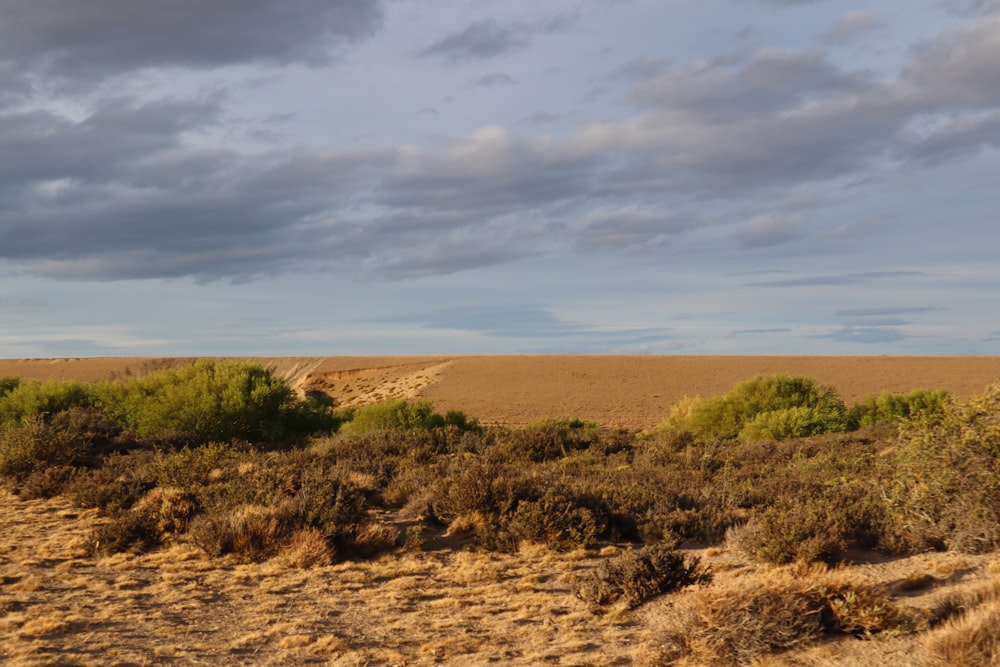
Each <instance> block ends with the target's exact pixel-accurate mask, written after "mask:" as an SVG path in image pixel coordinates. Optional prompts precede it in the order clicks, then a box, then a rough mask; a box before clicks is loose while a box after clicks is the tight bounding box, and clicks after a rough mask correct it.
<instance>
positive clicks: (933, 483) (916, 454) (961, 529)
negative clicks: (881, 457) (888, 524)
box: [887, 383, 1000, 553]
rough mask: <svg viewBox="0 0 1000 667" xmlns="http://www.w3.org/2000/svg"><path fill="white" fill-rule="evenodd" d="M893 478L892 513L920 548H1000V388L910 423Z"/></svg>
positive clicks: (902, 429) (900, 439)
mask: <svg viewBox="0 0 1000 667" xmlns="http://www.w3.org/2000/svg"><path fill="white" fill-rule="evenodd" d="M887 474H888V476H889V477H890V485H889V487H888V496H889V499H890V501H891V503H892V506H891V510H892V514H893V516H894V518H895V519H896V520H897V522H898V523H899V525H900V528H901V530H903V531H906V532H908V533H910V534H912V535H914V536H916V540H915V541H916V543H917V546H919V543H920V542H923V543H925V544H929V545H934V544H938V543H940V544H943V545H944V546H946V547H948V548H951V549H955V550H958V551H966V552H972V553H979V552H986V551H991V550H994V549H997V548H1000V383H995V384H993V385H991V386H990V387H988V388H987V391H986V392H985V393H984V394H983V395H982V396H979V397H976V398H973V399H972V400H970V401H969V402H968V403H965V404H960V403H953V404H952V403H949V404H947V405H946V406H945V407H944V410H943V412H942V414H941V415H940V416H935V417H933V418H931V419H928V420H921V419H916V420H910V421H907V422H903V423H902V424H901V425H900V433H899V437H898V444H897V447H896V454H895V457H894V460H892V461H891V469H890V470H889V471H888V473H887Z"/></svg>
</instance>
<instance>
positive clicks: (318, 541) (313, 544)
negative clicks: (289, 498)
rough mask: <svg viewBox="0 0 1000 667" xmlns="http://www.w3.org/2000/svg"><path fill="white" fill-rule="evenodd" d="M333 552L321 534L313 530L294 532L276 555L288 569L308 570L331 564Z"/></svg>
mask: <svg viewBox="0 0 1000 667" xmlns="http://www.w3.org/2000/svg"><path fill="white" fill-rule="evenodd" d="M333 556H334V550H333V547H332V546H331V545H330V542H329V541H328V540H327V539H326V538H325V537H323V533H321V532H320V531H318V530H316V529H315V528H303V529H302V530H299V531H296V532H295V533H294V534H293V535H292V537H291V539H290V540H289V541H288V544H287V545H285V546H284V547H283V548H282V549H281V551H280V552H279V553H278V556H277V560H278V561H279V562H282V563H284V564H286V565H288V566H290V567H298V568H302V569H309V568H312V567H325V566H327V565H331V564H332V563H333Z"/></svg>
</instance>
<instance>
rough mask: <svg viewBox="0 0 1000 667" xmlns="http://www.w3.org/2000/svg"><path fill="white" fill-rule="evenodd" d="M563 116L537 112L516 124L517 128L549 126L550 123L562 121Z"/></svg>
mask: <svg viewBox="0 0 1000 667" xmlns="http://www.w3.org/2000/svg"><path fill="white" fill-rule="evenodd" d="M562 118H563V116H562V115H560V114H553V113H546V112H544V111H536V112H534V113H532V114H529V115H527V116H525V117H524V118H522V119H521V120H519V121H517V122H516V123H514V125H515V126H518V127H523V126H533V125H547V124H549V123H555V122H557V121H559V120H562Z"/></svg>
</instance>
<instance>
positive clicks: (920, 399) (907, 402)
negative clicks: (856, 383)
mask: <svg viewBox="0 0 1000 667" xmlns="http://www.w3.org/2000/svg"><path fill="white" fill-rule="evenodd" d="M952 402H953V399H952V398H951V395H949V394H948V392H946V391H928V390H925V389H918V390H916V391H912V392H910V393H908V394H893V393H889V392H886V393H883V394H881V395H879V396H869V397H868V398H867V399H865V400H864V401H862V402H861V403H858V404H856V405H855V406H854V407H852V408H851V410H850V412H849V413H848V417H847V421H848V425H849V427H850V428H851V429H852V430H854V429H859V428H866V427H871V426H875V425H876V424H883V423H889V424H894V423H897V422H900V421H902V420H904V419H916V418H920V419H924V420H935V419H940V418H943V417H944V416H945V414H946V413H947V410H946V408H947V407H949V406H950V405H951V404H952Z"/></svg>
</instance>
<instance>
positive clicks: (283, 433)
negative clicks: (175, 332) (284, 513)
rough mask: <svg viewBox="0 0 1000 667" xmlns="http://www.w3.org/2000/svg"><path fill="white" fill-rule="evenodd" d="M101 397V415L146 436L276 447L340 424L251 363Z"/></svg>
mask: <svg viewBox="0 0 1000 667" xmlns="http://www.w3.org/2000/svg"><path fill="white" fill-rule="evenodd" d="M96 393H97V397H98V398H97V401H98V404H99V406H100V407H101V409H102V410H104V411H105V412H106V413H108V414H109V415H111V416H112V417H113V418H114V419H115V420H116V421H117V422H118V423H120V424H122V426H124V427H125V428H128V429H130V430H132V431H134V432H136V433H138V434H139V435H141V436H152V435H169V436H173V437H176V438H178V439H182V440H185V441H188V442H192V443H205V442H218V441H222V442H226V441H229V440H232V439H234V438H238V439H241V440H247V441H249V442H259V443H277V442H280V441H282V440H283V439H286V438H295V437H297V436H300V435H303V434H305V433H309V432H315V431H319V430H324V429H326V430H329V429H331V428H332V427H333V426H334V420H333V416H332V413H330V411H329V409H327V408H325V407H323V406H319V405H313V404H310V403H306V402H301V401H298V400H297V399H296V397H295V395H294V393H293V392H292V389H291V388H290V387H289V386H288V384H287V383H286V382H285V381H284V380H281V379H280V378H277V377H275V376H274V375H273V374H272V373H271V372H270V371H269V370H267V369H265V368H263V367H261V366H259V365H256V364H250V363H242V362H229V363H216V362H213V361H207V360H203V361H198V362H196V363H195V364H193V365H191V366H188V367H186V368H182V369H179V370H165V371H159V372H156V373H151V374H149V375H147V376H145V377H142V378H138V379H134V380H131V381H129V382H128V383H125V384H119V383H104V384H101V385H99V386H98V387H97V390H96Z"/></svg>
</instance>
